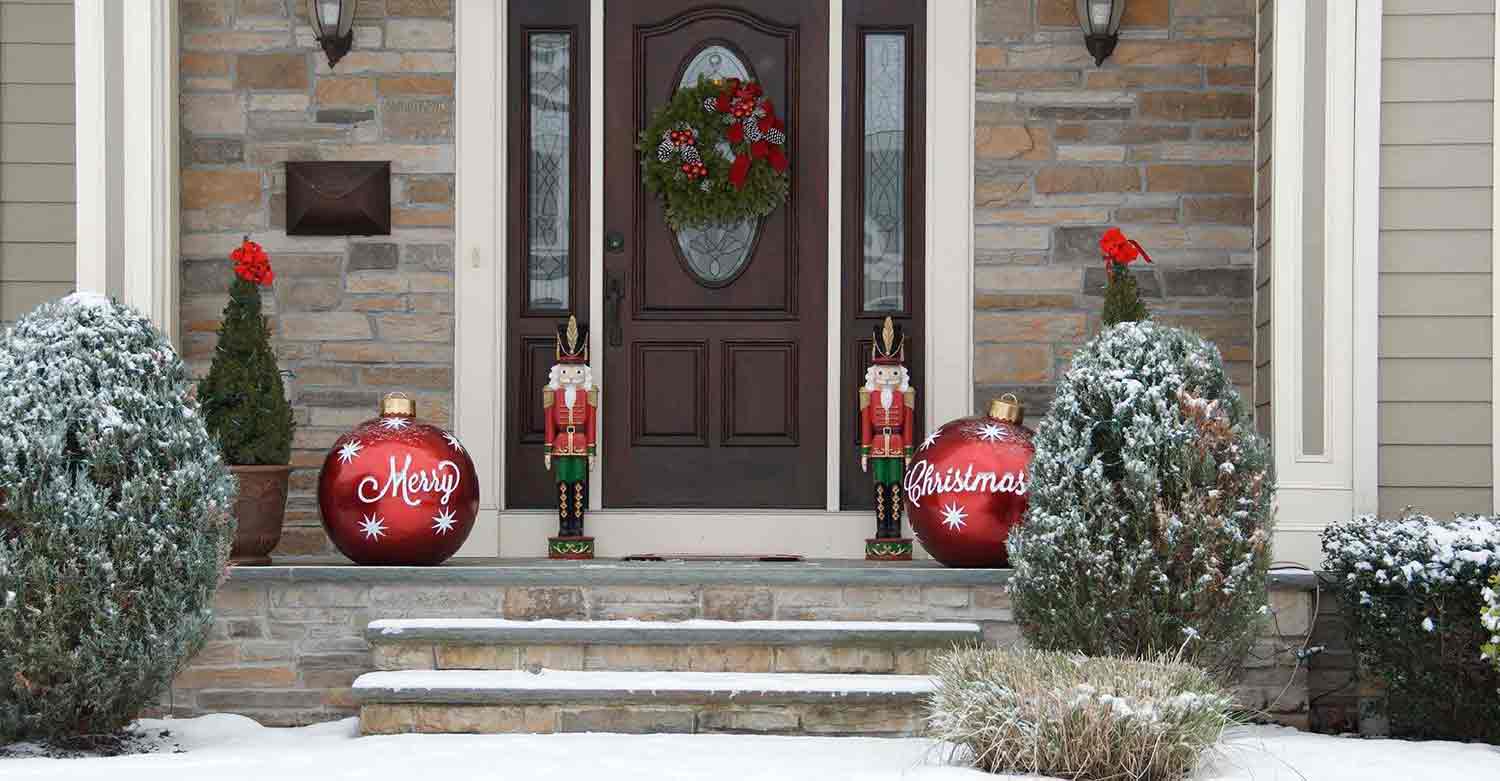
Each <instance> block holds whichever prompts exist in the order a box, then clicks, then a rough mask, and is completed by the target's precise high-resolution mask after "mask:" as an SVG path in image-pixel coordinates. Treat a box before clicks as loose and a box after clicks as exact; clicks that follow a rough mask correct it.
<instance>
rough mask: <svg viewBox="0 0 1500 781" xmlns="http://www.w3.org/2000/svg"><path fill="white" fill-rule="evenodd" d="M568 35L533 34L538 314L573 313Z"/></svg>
mask: <svg viewBox="0 0 1500 781" xmlns="http://www.w3.org/2000/svg"><path fill="white" fill-rule="evenodd" d="M572 38H573V36H572V35H571V34H569V33H561V32H545V33H543V32H538V33H532V34H531V35H530V38H529V41H528V46H529V49H530V63H531V65H530V68H529V85H528V92H529V95H528V98H529V100H530V101H531V102H530V116H531V127H530V128H529V138H528V143H529V144H530V145H531V149H530V155H529V160H530V165H529V166H528V167H527V169H528V170H527V181H526V193H527V215H528V218H529V220H528V221H529V223H530V224H529V225H528V226H527V229H528V233H527V240H528V245H527V262H526V276H527V281H528V284H527V293H526V295H527V304H528V305H529V308H531V309H533V310H552V309H556V310H566V309H567V308H568V305H569V302H568V283H569V275H568V263H569V252H570V249H571V248H570V246H569V234H570V229H571V226H572V218H573V215H572V213H571V209H570V208H569V207H570V205H571V200H570V199H571V194H572V188H571V187H570V186H569V174H570V172H569V170H568V162H569V154H570V152H571V150H572V146H571V144H570V141H571V138H570V134H571V130H572V122H571V119H572V118H571V103H572V101H571V95H570V94H569V91H570V89H571V86H572V62H571V57H572Z"/></svg>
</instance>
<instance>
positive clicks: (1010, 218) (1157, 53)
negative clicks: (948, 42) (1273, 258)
mask: <svg viewBox="0 0 1500 781" xmlns="http://www.w3.org/2000/svg"><path fill="white" fill-rule="evenodd" d="M1074 5H1075V4H1074V2H1073V0H980V1H979V30H978V58H977V59H978V64H977V72H976V75H975V79H976V101H977V104H976V106H975V117H976V128H975V150H974V151H975V167H976V170H975V229H974V230H975V302H974V304H975V316H974V319H975V322H974V333H975V340H976V344H975V347H974V350H975V377H974V381H975V385H976V396H975V398H976V400H977V401H978V402H980V403H983V402H984V401H986V400H988V399H989V398H991V397H992V396H995V395H998V394H999V393H1003V392H1007V391H1009V392H1015V393H1017V394H1018V395H1020V396H1021V397H1022V399H1023V400H1026V401H1028V406H1029V407H1030V408H1031V409H1033V410H1039V409H1042V406H1041V405H1043V404H1045V402H1046V401H1047V400H1048V399H1050V397H1051V389H1052V387H1053V385H1054V384H1055V383H1056V381H1057V379H1058V377H1059V376H1060V375H1061V373H1062V372H1064V371H1065V370H1066V368H1067V364H1068V361H1069V358H1070V356H1071V354H1072V351H1073V350H1074V348H1075V347H1076V346H1077V345H1078V344H1079V343H1080V342H1081V341H1083V340H1084V339H1086V338H1087V337H1088V336H1089V335H1090V334H1092V333H1094V332H1096V331H1097V329H1098V327H1099V322H1098V313H1099V309H1100V305H1101V303H1102V298H1101V296H1102V293H1103V287H1104V268H1103V266H1102V264H1101V262H1100V259H1099V251H1098V238H1099V234H1100V233H1101V232H1102V231H1103V230H1104V228H1106V227H1108V226H1111V225H1118V226H1120V227H1122V228H1123V229H1124V230H1125V231H1126V233H1127V234H1129V235H1130V236H1131V237H1132V238H1135V239H1138V240H1139V241H1140V242H1141V244H1142V245H1144V246H1145V247H1146V249H1147V251H1148V252H1150V253H1151V256H1152V257H1153V258H1154V259H1155V261H1156V265H1154V266H1147V267H1144V268H1141V267H1139V266H1138V267H1137V268H1138V269H1139V272H1138V273H1139V277H1140V283H1141V288H1142V290H1143V292H1144V294H1145V296H1146V303H1147V306H1148V307H1149V308H1150V309H1151V310H1152V312H1153V313H1155V317H1156V319H1157V320H1159V321H1161V322H1166V323H1172V324H1176V325H1182V326H1187V327H1190V328H1192V329H1194V330H1196V331H1198V332H1199V333H1201V334H1203V335H1204V336H1206V337H1208V338H1210V339H1212V340H1213V341H1214V342H1216V343H1217V344H1218V345H1219V349H1220V350H1221V351H1222V352H1223V353H1224V357H1225V359H1226V360H1227V361H1228V362H1229V368H1230V371H1231V373H1232V375H1233V377H1234V378H1235V380H1236V382H1237V383H1238V384H1239V385H1240V386H1241V387H1242V393H1244V392H1245V391H1248V389H1249V385H1250V376H1251V333H1252V323H1251V297H1252V292H1253V291H1252V287H1253V266H1254V263H1253V261H1254V253H1253V247H1252V225H1253V223H1252V219H1253V217H1252V207H1251V192H1252V184H1253V179H1254V174H1255V168H1254V149H1253V139H1252V137H1253V132H1254V112H1255V95H1254V88H1255V76H1254V65H1255V61H1254V60H1255V49H1254V34H1255V3H1254V0H1131V2H1130V3H1129V4H1128V5H1127V6H1126V11H1125V20H1124V30H1123V36H1122V40H1121V41H1120V43H1119V46H1118V48H1117V49H1116V50H1115V52H1114V55H1113V56H1112V57H1111V58H1110V59H1109V60H1107V61H1105V63H1104V65H1103V67H1095V65H1094V62H1093V60H1092V58H1091V57H1090V56H1089V55H1088V52H1087V51H1085V49H1084V45H1083V35H1082V33H1081V32H1080V30H1079V28H1078V24H1077V21H1076V17H1075V11H1074ZM1246 398H1247V399H1248V398H1249V396H1248V394H1246Z"/></svg>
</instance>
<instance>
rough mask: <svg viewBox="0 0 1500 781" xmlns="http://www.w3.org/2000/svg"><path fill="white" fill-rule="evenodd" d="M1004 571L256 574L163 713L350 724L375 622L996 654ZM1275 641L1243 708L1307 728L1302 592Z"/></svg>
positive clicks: (235, 592) (1010, 638) (1280, 588)
mask: <svg viewBox="0 0 1500 781" xmlns="http://www.w3.org/2000/svg"><path fill="white" fill-rule="evenodd" d="M1008 577H1009V571H1006V570H954V569H946V568H941V567H923V566H920V565H918V566H896V567H873V568H872V567H863V566H860V565H859V564H851V565H848V566H843V567H838V566H833V563H832V562H829V563H825V564H824V565H823V566H817V567H810V566H796V565H792V566H764V565H750V566H736V565H731V566H723V565H720V566H693V565H679V564H668V565H649V564H647V565H626V566H619V567H609V568H598V567H592V568H587V569H584V568H577V567H569V566H566V565H548V564H547V563H546V562H531V563H527V564H519V565H510V566H461V567H455V566H448V567H441V568H429V569H424V568H406V567H400V568H390V567H369V568H360V567H281V566H276V567H261V568H236V569H233V570H231V574H230V579H229V582H227V583H226V584H224V586H222V587H221V588H220V589H219V593H218V595H217V597H216V598H215V601H214V612H215V619H214V626H213V630H212V633H211V635H210V638H209V642H208V644H207V646H206V647H205V648H204V649H203V650H202V651H201V652H200V653H199V654H198V656H197V657H196V658H194V659H193V660H192V662H191V663H190V664H189V665H188V666H187V668H186V669H184V670H183V671H182V673H181V674H180V675H179V676H178V678H177V680H176V682H175V683H174V684H173V686H172V689H171V690H170V692H168V693H167V694H165V695H164V696H163V697H162V700H161V705H160V707H159V708H158V709H156V710H155V711H154V712H155V713H168V712H171V713H175V714H177V715H180V716H189V715H198V714H202V713H211V712H229V713H242V714H245V715H249V716H253V717H254V718H256V719H258V720H260V721H262V722H263V723H266V724H271V725H290V724H307V723H311V722H315V721H324V720H328V719H333V718H342V717H345V716H351V715H354V713H355V712H356V707H355V704H354V702H353V700H352V698H351V694H350V685H351V684H352V683H353V681H354V679H355V678H356V677H358V676H359V675H360V674H362V673H365V672H369V671H372V670H374V669H375V668H376V664H375V659H374V658H373V654H372V651H371V648H370V645H369V643H367V642H366V641H365V637H364V630H365V625H366V624H368V623H369V622H370V621H372V620H375V619H379V618H511V619H549V618H550V619H577V620H584V619H588V620H599V619H638V620H644V621H682V620H688V619H700V618H701V619H718V620H727V621H748V620H771V619H775V620H792V621H806V620H836V621H971V622H974V623H977V624H979V625H980V627H981V628H982V629H983V632H984V639H985V642H987V643H992V644H996V645H1011V644H1015V643H1017V642H1019V639H1020V632H1019V629H1018V628H1017V626H1016V624H1015V619H1014V616H1013V614H1012V612H1011V602H1010V595H1009V594H1008V593H1007V592H1006V590H1005V582H1006V580H1007V579H1008ZM1270 602H1271V607H1272V609H1273V610H1274V611H1275V615H1276V617H1277V621H1276V624H1275V626H1276V628H1275V629H1274V630H1272V631H1271V632H1270V633H1268V634H1267V635H1266V636H1265V637H1264V638H1262V640H1261V641H1260V642H1259V643H1258V644H1257V646H1256V648H1255V650H1254V651H1253V652H1252V655H1251V658H1250V659H1249V660H1247V665H1246V666H1247V670H1246V672H1245V677H1244V680H1243V681H1242V684H1241V686H1240V688H1239V694H1240V697H1241V699H1242V701H1243V702H1244V703H1245V704H1246V705H1247V706H1248V707H1251V708H1259V709H1263V710H1264V711H1266V712H1268V713H1270V714H1272V715H1273V716H1274V718H1275V719H1276V720H1277V721H1281V722H1283V723H1287V724H1292V725H1296V726H1306V724H1307V680H1308V679H1307V671H1306V669H1305V668H1303V669H1298V668H1297V664H1296V660H1295V658H1293V657H1292V656H1291V655H1290V654H1289V653H1288V651H1287V649H1288V648H1292V647H1298V646H1300V645H1301V643H1302V641H1303V639H1304V636H1305V635H1306V633H1307V631H1308V628H1309V626H1310V625H1311V622H1312V593H1311V592H1310V591H1309V590H1308V586H1307V584H1304V583H1302V582H1300V581H1279V580H1275V579H1273V581H1272V585H1271V599H1270Z"/></svg>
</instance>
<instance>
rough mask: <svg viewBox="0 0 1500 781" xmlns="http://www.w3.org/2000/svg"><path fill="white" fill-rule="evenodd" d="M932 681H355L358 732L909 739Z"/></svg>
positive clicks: (677, 676)
mask: <svg viewBox="0 0 1500 781" xmlns="http://www.w3.org/2000/svg"><path fill="white" fill-rule="evenodd" d="M932 688H933V681H932V679H931V678H929V677H927V676H923V675H853V674H832V675H812V674H796V673H771V674H747V673H713V672H590V671H578V670H541V671H539V672H529V671H525V670H481V671H475V670H403V671H389V672H374V673H366V674H364V675H362V676H360V677H359V678H358V679H357V680H356V681H355V682H354V688H353V694H354V699H355V701H356V702H357V703H359V707H360V731H361V732H362V733H364V734H367V735H380V734H392V733H401V732H432V733H447V732H463V733H506V732H524V733H552V732H623V733H657V732H674V733H709V732H744V733H762V734H808V735H865V736H903V735H913V734H916V733H917V732H918V731H919V730H920V728H921V725H922V720H923V712H924V707H925V706H924V702H925V699H926V697H927V695H928V694H929V693H931V691H932Z"/></svg>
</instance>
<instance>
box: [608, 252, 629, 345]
mask: <svg viewBox="0 0 1500 781" xmlns="http://www.w3.org/2000/svg"><path fill="white" fill-rule="evenodd" d="M604 278H605V283H604V319H605V320H607V321H608V322H607V324H606V326H605V331H604V338H605V341H607V342H608V343H609V346H610V347H619V346H621V345H623V344H625V331H624V329H623V328H622V327H621V325H620V308H621V307H620V305H621V303H622V302H624V300H625V274H624V273H623V272H620V271H609V272H606V273H605V277H604Z"/></svg>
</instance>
